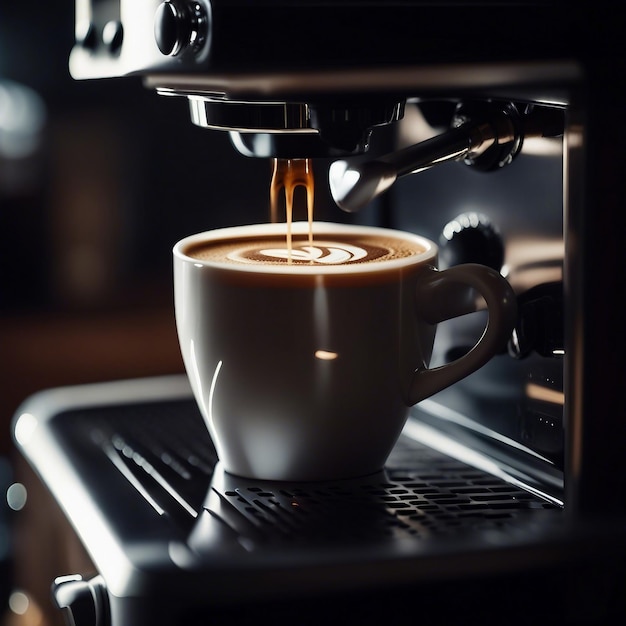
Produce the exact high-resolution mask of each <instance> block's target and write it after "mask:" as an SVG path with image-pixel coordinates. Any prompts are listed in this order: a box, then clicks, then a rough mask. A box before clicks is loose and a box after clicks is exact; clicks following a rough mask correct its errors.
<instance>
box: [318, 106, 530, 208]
mask: <svg viewBox="0 0 626 626" xmlns="http://www.w3.org/2000/svg"><path fill="white" fill-rule="evenodd" d="M521 118H522V116H521V115H520V113H519V111H518V108H517V106H515V105H514V104H512V103H493V102H484V103H471V104H460V105H459V106H458V107H457V109H456V112H455V114H454V117H453V120H452V128H451V129H450V130H449V131H447V132H445V133H442V134H441V135H438V136H435V137H432V138H431V139H427V140H425V141H422V142H420V143H418V144H415V145H414V146H410V147H408V148H404V149H402V150H398V151H397V152H392V153H389V154H386V155H384V156H382V157H379V158H378V159H376V160H373V161H361V162H355V161H350V160H341V161H335V162H334V163H332V164H331V166H330V169H329V184H330V190H331V194H332V196H333V198H334V200H335V202H336V203H337V205H338V206H339V207H340V208H341V209H343V210H344V211H348V212H355V211H359V210H360V209H362V208H363V207H365V206H366V205H367V204H369V203H370V202H371V201H372V200H373V199H374V198H376V197H377V196H378V195H380V194H382V193H383V192H384V191H386V190H387V189H389V187H391V185H393V183H394V182H395V181H396V180H397V179H398V178H401V177H402V176H405V175H407V174H414V173H417V172H421V171H423V170H426V169H428V168H430V167H432V166H434V165H437V164H438V163H444V162H447V161H460V160H463V161H464V162H465V163H466V164H468V165H472V166H475V167H477V168H478V169H481V170H484V171H488V170H494V169H498V168H500V167H503V166H504V165H507V164H508V163H510V162H511V161H512V160H513V159H514V158H515V156H516V155H517V154H518V153H519V151H520V150H521V147H522V141H523V132H522V129H523V124H522V119H521Z"/></svg>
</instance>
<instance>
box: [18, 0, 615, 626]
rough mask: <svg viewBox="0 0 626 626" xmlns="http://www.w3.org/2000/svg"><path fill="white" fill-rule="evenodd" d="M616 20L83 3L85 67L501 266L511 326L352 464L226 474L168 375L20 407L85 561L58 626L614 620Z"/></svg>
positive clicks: (468, 321)
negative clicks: (317, 479) (308, 471)
mask: <svg viewBox="0 0 626 626" xmlns="http://www.w3.org/2000/svg"><path fill="white" fill-rule="evenodd" d="M610 10H612V9H609V8H606V7H604V8H602V7H600V6H597V5H594V4H593V3H586V2H585V3H581V4H579V5H577V6H576V7H573V6H569V5H568V6H565V5H563V4H562V3H559V2H556V1H554V2H553V1H549V0H545V1H541V0H538V1H530V0H529V1H521V0H520V1H518V2H497V1H485V2H475V1H471V0H466V1H456V2H446V1H441V2H426V1H412V0H398V1H395V2H373V1H359V0H336V1H334V2H325V1H320V0H267V1H265V0H264V1H255V2H252V1H246V0H167V1H165V2H161V1H160V0H142V1H141V2H136V1H131V0H76V44H75V46H74V48H73V49H72V51H71V55H70V59H69V67H70V72H71V74H72V76H73V77H74V78H75V79H76V80H79V81H80V80H91V79H107V80H108V79H121V78H122V77H124V79H125V80H142V81H143V83H144V85H145V87H146V88H147V89H151V90H154V91H155V92H156V93H157V94H159V95H160V96H169V97H172V98H177V99H178V100H179V102H180V105H181V107H180V110H181V111H182V114H184V115H187V114H188V115H190V118H191V123H193V124H195V125H196V126H198V127H199V129H198V132H199V133H201V132H207V133H211V132H225V133H229V135H230V140H231V144H232V149H233V150H237V151H239V152H240V153H241V154H243V155H245V156H247V157H249V158H259V159H267V160H276V162H280V160H283V159H310V160H311V162H312V163H313V165H314V171H315V176H316V180H318V181H319V180H325V181H326V180H327V182H328V191H329V197H330V198H332V204H333V209H334V210H335V211H336V214H335V219H336V220H337V221H339V220H346V221H354V222H359V221H363V222H370V223H375V224H378V225H382V226H388V227H393V228H399V229H403V230H409V231H410V230H415V231H417V232H420V233H422V234H425V235H426V236H428V237H430V238H431V239H436V240H438V241H439V242H440V248H441V250H440V256H441V261H442V265H444V266H445V265H453V264H456V263H462V262H478V263H483V264H487V265H490V266H492V267H494V268H495V269H497V270H498V271H500V272H501V273H502V274H503V275H504V276H505V277H506V278H507V279H508V280H509V281H510V283H511V285H512V287H513V288H514V291H515V294H516V296H517V299H518V321H517V324H516V327H515V330H514V332H513V334H512V336H511V338H510V340H509V342H508V346H507V348H506V350H503V352H502V354H500V355H497V356H496V357H494V358H493V359H492V361H491V362H490V363H488V364H487V365H485V366H484V367H483V368H482V369H481V370H480V371H478V372H476V373H475V374H473V375H472V376H470V377H469V378H467V379H466V380H464V381H462V382H460V383H458V384H456V385H454V386H453V387H451V388H450V389H448V390H445V391H444V392H440V393H439V394H437V395H436V396H434V397H432V398H430V399H428V400H426V401H424V402H422V403H420V404H419V405H417V406H416V407H414V408H413V409H412V411H411V415H410V418H409V420H408V422H407V425H406V427H405V429H404V431H403V435H402V437H401V440H400V441H399V442H398V445H397V447H396V449H394V451H393V453H392V455H391V457H390V458H389V462H388V466H387V467H386V468H385V471H384V472H383V473H382V474H381V475H376V476H371V477H366V478H363V479H358V480H357V479H355V480H351V481H338V482H329V483H323V484H322V483H303V484H300V483H298V484H294V483H267V482H255V481H250V480H246V479H241V478H238V477H235V476H230V475H228V474H226V473H224V472H223V471H221V470H220V464H219V459H218V458H217V456H216V454H215V450H214V448H213V445H212V442H211V440H210V438H209V435H208V432H207V431H206V428H205V426H204V423H203V421H202V419H201V417H200V415H199V413H198V410H197V407H196V405H195V403H194V401H193V399H192V396H191V392H190V389H189V386H188V384H187V381H186V378H185V377H184V376H172V377H159V378H156V379H141V380H128V381H120V382H114V383H111V382H107V383H102V384H96V385H81V386H76V387H67V388H61V389H52V390H47V391H43V392H41V393H38V394H36V395H35V396H33V397H31V398H28V399H27V400H26V401H25V402H24V404H23V406H22V407H21V408H20V410H19V411H18V413H17V414H16V416H15V420H14V437H15V442H16V445H17V447H18V449H19V450H20V451H21V452H22V454H23V455H24V456H25V458H26V459H27V461H28V462H29V463H30V465H31V466H32V468H33V469H34V470H35V472H36V474H37V475H38V477H39V478H40V480H41V482H42V483H43V485H45V487H46V489H48V490H49V491H50V493H51V494H52V496H53V497H54V498H55V500H56V501H57V502H58V504H59V505H60V507H61V509H62V511H63V513H64V515H65V516H66V517H67V519H68V521H69V523H70V524H71V526H72V528H73V529H74V531H75V533H76V535H77V537H78V539H79V541H80V542H81V544H82V545H83V546H84V548H85V550H86V552H87V553H88V555H89V558H90V560H91V563H92V565H93V569H92V571H85V572H79V573H73V572H72V573H68V572H59V577H58V578H57V579H56V580H55V581H54V582H53V583H52V581H51V583H52V588H53V591H52V593H53V597H54V599H55V602H56V604H57V606H58V607H59V608H60V609H61V610H62V611H63V612H64V613H65V614H66V616H67V619H68V623H69V624H75V625H76V626H84V625H86V624H91V625H99V626H100V625H105V624H111V625H112V626H122V625H128V624H132V625H133V626H141V625H143V624H150V623H153V622H156V621H158V622H159V623H162V624H179V623H180V624H183V623H191V622H195V623H219V624H226V623H231V622H232V623H240V622H241V621H242V620H251V619H257V618H259V617H263V616H270V615H271V618H272V620H274V621H275V622H277V623H282V622H283V621H285V622H286V621H288V620H289V621H291V622H294V621H295V622H296V623H301V624H313V623H317V622H318V621H320V620H326V621H339V620H346V619H350V620H351V621H356V620H358V621H361V622H362V623H374V622H375V623H381V622H383V621H385V620H391V619H398V618H399V617H403V618H406V617H407V616H411V615H414V616H415V618H416V619H418V618H420V617H421V618H422V619H439V621H440V622H443V623H475V622H479V623H496V622H497V623H498V624H501V623H529V621H530V620H531V619H532V620H533V621H537V620H542V619H543V620H545V621H548V620H549V621H550V622H551V623H557V624H561V623H564V624H570V623H571V624H579V623H580V624H587V623H588V624H596V623H598V624H599V623H618V621H617V620H618V619H619V618H620V616H623V612H624V611H626V607H625V606H624V601H623V599H622V593H621V591H622V590H623V586H624V584H625V582H626V578H625V574H626V560H625V557H626V550H625V548H626V472H624V471H623V468H622V467H621V462H623V459H624V458H625V457H626V428H624V424H623V421H622V419H621V417H622V416H621V406H622V404H623V402H622V399H623V388H622V384H623V381H624V373H625V370H626V368H625V366H624V360H623V359H624V357H623V355H624V354H625V349H624V348H625V346H624V332H623V331H622V329H621V325H620V321H621V318H622V310H621V306H622V305H621V304H620V303H621V298H620V287H621V285H622V282H623V279H622V277H621V268H623V267H624V266H625V261H626V258H625V257H626V246H624V245H623V242H621V241H620V239H621V237H622V234H623V233H624V232H626V231H625V230H624V228H623V221H624V218H623V209H622V206H621V199H622V198H623V197H624V192H625V191H626V190H625V187H626V185H625V181H626V176H624V171H623V169H624V168H623V167H622V166H623V164H624V159H623V156H622V155H621V154H620V146H621V145H624V140H625V139H626V137H625V135H626V131H625V130H624V124H622V123H621V122H620V120H621V117H622V109H623V105H622V99H621V96H620V94H621V87H622V86H623V81H624V75H625V74H624V70H625V69H626V68H625V64H624V58H623V53H622V51H621V49H620V40H619V37H620V35H621V32H622V29H621V27H622V25H623V18H622V17H620V16H619V15H618V14H617V13H616V14H615V15H610V14H609V13H608V12H609V11H610ZM159 104H160V103H159V98H156V101H155V103H154V106H155V107H158V106H159ZM186 111H188V113H187V112H186ZM155 132H158V129H155ZM180 158H185V155H181V157H180ZM193 166H194V164H193V163H190V164H189V167H190V168H191V167H193ZM198 175H199V176H203V177H207V178H208V177H209V176H210V172H206V171H204V172H199V173H198ZM268 184H269V179H268ZM233 193H236V190H233ZM265 219H266V215H265V214H262V213H260V214H259V221H265ZM481 315H482V312H481V311H480V310H479V311H475V312H474V313H472V314H471V315H468V316H467V318H462V319H460V320H454V322H450V323H449V325H447V326H446V325H443V327H442V328H441V330H440V334H439V335H438V338H437V342H436V344H435V354H434V359H435V360H441V361H445V360H446V359H448V358H451V357H452V356H453V355H454V354H456V353H458V352H459V351H463V350H466V349H468V346H471V345H472V343H473V341H472V337H473V335H474V334H475V333H476V332H477V331H476V329H477V328H480V327H482V321H481V319H482V318H481V317H480V316H481ZM477 320H478V322H477ZM606 620H613V621H606Z"/></svg>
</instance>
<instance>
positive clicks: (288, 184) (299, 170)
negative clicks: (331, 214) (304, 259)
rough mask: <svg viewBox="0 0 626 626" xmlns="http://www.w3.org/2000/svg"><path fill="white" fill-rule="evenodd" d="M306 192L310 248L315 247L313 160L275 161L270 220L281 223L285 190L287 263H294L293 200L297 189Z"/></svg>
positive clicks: (271, 186) (271, 184)
mask: <svg viewBox="0 0 626 626" xmlns="http://www.w3.org/2000/svg"><path fill="white" fill-rule="evenodd" d="M299 186H300V187H304V189H305V190H306V201H307V218H308V222H309V246H311V247H313V196H314V194H313V192H314V180H313V163H312V161H311V159H274V171H273V172H272V180H271V182H270V218H271V221H272V222H278V221H279V216H278V213H279V210H280V198H281V194H280V191H281V189H284V198H285V221H286V222H287V262H288V263H291V262H292V252H293V238H292V235H291V224H292V223H293V198H294V194H295V191H296V187H299Z"/></svg>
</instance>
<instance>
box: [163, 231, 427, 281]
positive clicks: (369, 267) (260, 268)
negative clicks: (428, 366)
mask: <svg viewBox="0 0 626 626" xmlns="http://www.w3.org/2000/svg"><path fill="white" fill-rule="evenodd" d="M291 228H292V234H295V235H302V234H307V233H308V228H309V224H308V222H306V221H298V222H293V223H292V225H291ZM342 232H345V233H355V232H357V233H362V234H365V235H368V234H369V235H380V236H384V237H390V238H395V239H402V240H403V241H407V240H408V241H411V242H413V243H415V244H417V245H419V246H421V247H423V248H424V251H423V252H421V253H419V254H415V255H411V256H407V257H402V258H399V259H391V260H389V259H387V260H384V261H369V262H368V263H354V264H346V265H320V264H318V265H294V264H292V265H271V264H258V265H257V264H253V263H250V264H247V263H241V264H234V263H227V262H224V261H215V260H207V259H197V258H193V257H190V256H188V255H187V254H186V253H185V250H186V249H187V248H188V247H189V246H192V245H195V244H198V243H204V242H211V241H219V240H226V239H231V238H233V237H237V238H242V237H247V236H250V237H258V236H264V235H268V236H270V235H283V234H284V235H285V236H286V235H287V224H286V223H285V222H276V223H257V224H244V225H239V226H227V227H225V228H216V229H213V230H207V231H204V232H200V233H195V234H193V235H188V236H187V237H183V238H182V239H181V240H179V241H178V242H177V243H176V244H175V245H174V247H173V250H172V252H173V255H174V257H175V258H176V259H178V260H180V261H183V262H187V263H192V264H194V265H195V266H196V267H214V268H220V269H228V270H229V271H236V272H246V273H251V272H252V273H260V274H290V275H294V274H297V275H316V274H359V273H366V272H372V271H374V270H376V269H379V268H383V267H384V268H385V269H386V270H390V269H397V268H402V267H410V266H413V265H418V264H422V263H424V262H425V261H427V260H429V259H435V258H436V256H437V252H438V247H437V244H436V243H435V242H434V241H431V240H430V239H428V238H426V237H423V236H422V235H417V234H415V233H411V232H408V231H402V230H397V229H392V228H385V227H381V226H369V225H363V224H342V223H334V222H323V221H314V222H313V236H314V237H315V236H319V235H322V236H323V235H324V234H329V233H342Z"/></svg>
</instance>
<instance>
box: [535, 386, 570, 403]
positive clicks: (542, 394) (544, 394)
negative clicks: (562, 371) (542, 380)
mask: <svg viewBox="0 0 626 626" xmlns="http://www.w3.org/2000/svg"><path fill="white" fill-rule="evenodd" d="M526 396H527V397H528V398H531V399H532V400H541V401H542V402H549V403H551V404H565V394H564V393H563V392H562V391H557V390H556V389H550V388H549V387H544V386H543V385H538V384H537V383H528V384H527V385H526Z"/></svg>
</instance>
